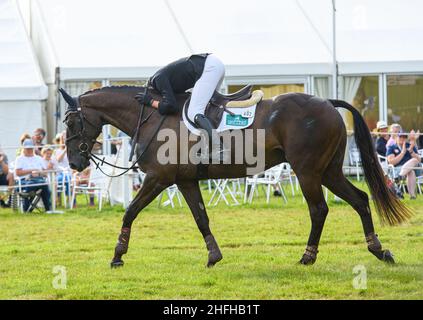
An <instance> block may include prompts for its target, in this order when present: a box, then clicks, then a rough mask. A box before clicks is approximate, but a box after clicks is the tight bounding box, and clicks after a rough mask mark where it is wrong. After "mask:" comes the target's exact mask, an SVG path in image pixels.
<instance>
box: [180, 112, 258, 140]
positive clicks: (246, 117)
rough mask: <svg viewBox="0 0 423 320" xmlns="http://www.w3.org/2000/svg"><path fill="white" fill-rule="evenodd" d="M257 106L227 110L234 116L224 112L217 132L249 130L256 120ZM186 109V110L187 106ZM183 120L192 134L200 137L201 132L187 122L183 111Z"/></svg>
mask: <svg viewBox="0 0 423 320" xmlns="http://www.w3.org/2000/svg"><path fill="white" fill-rule="evenodd" d="M256 106H257V104H255V105H252V106H251V107H246V108H227V109H228V110H229V111H230V112H232V113H233V115H231V114H230V113H228V112H224V113H223V116H222V120H221V121H220V124H219V126H218V127H217V129H216V131H217V132H218V133H219V132H223V131H227V130H235V129H245V128H248V127H249V126H251V125H252V124H253V122H254V118H255V116H256ZM184 108H186V105H185V106H184ZM216 108H217V107H216ZM182 119H183V120H184V123H185V126H186V127H187V128H188V130H189V131H190V132H191V133H193V134H195V135H197V136H198V135H200V130H199V129H197V128H195V127H194V126H193V125H191V123H190V122H189V121H188V120H187V118H186V115H185V110H183V111H182Z"/></svg>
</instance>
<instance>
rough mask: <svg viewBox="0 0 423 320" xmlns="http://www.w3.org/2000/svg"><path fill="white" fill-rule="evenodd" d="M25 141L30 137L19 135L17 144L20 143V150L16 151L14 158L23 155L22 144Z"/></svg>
mask: <svg viewBox="0 0 423 320" xmlns="http://www.w3.org/2000/svg"><path fill="white" fill-rule="evenodd" d="M26 139H31V136H30V135H29V134H28V133H24V134H22V135H21V137H20V138H19V142H20V143H21V148H19V149H17V150H16V156H17V157H19V156H20V155H22V153H23V148H22V144H23V142H24V141H25V140H26Z"/></svg>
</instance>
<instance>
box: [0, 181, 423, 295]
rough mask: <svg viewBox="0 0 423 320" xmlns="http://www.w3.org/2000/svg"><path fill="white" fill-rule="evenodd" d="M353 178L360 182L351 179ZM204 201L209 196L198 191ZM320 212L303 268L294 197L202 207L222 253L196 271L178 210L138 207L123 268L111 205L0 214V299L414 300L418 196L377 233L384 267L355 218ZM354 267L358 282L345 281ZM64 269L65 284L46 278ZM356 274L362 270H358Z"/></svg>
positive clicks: (419, 262)
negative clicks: (397, 220) (316, 239)
mask: <svg viewBox="0 0 423 320" xmlns="http://www.w3.org/2000/svg"><path fill="white" fill-rule="evenodd" d="M358 186H359V187H360V188H362V189H365V186H364V185H363V184H362V183H358ZM204 196H205V198H206V199H207V198H208V197H209V196H208V193H207V191H204ZM329 199H330V200H329V208H330V211H329V216H328V219H327V222H326V225H325V229H324V231H323V235H322V241H321V244H320V247H319V250H320V253H319V255H318V260H317V262H316V264H315V265H313V266H302V265H299V264H297V262H298V260H299V259H300V257H301V255H302V253H303V251H304V248H305V244H306V241H307V237H308V233H309V228H310V220H309V216H308V210H307V207H306V204H304V203H303V202H302V197H301V196H300V195H297V196H296V197H295V198H293V197H289V198H288V200H289V203H288V205H282V204H281V200H280V198H272V200H271V204H270V205H266V204H265V202H264V197H263V196H262V197H261V199H259V200H258V201H255V202H254V203H253V205H240V206H234V207H227V206H225V205H223V204H222V205H219V206H217V207H214V208H209V209H208V213H209V217H210V221H211V228H212V231H213V232H214V235H215V237H216V239H217V241H218V243H219V244H220V247H221V250H222V253H223V256H224V259H223V260H222V261H221V262H220V263H218V264H217V265H216V266H215V267H214V268H212V269H207V268H205V263H206V260H207V251H206V249H205V245H204V242H203V240H202V237H201V235H200V233H199V231H198V230H197V227H196V225H195V222H194V220H193V218H192V217H191V214H190V212H189V210H188V208H187V206H186V204H184V207H183V208H176V209H172V208H168V207H166V208H160V209H159V208H158V207H157V202H154V203H152V204H151V205H150V206H149V207H148V208H147V209H145V210H144V211H143V212H142V213H141V214H140V216H139V217H138V219H137V220H136V222H135V223H134V227H133V231H132V238H131V244H130V249H129V252H128V254H127V255H126V256H124V260H125V266H124V267H123V268H120V269H110V267H109V262H110V259H111V258H112V255H113V250H114V245H115V243H116V239H117V235H118V232H119V229H120V225H121V219H122V209H121V208H120V207H118V206H116V207H113V208H111V207H106V208H105V209H104V210H103V211H102V212H97V211H96V209H86V208H85V207H84V206H83V205H82V202H83V201H80V204H81V205H80V209H78V210H74V211H67V212H66V213H65V214H63V215H45V214H37V213H33V214H25V215H24V214H20V213H15V212H12V211H11V210H8V209H1V210H0V233H1V246H0V260H1V264H0V298H1V299H423V197H422V196H420V197H419V198H418V200H415V201H410V200H406V203H407V204H408V205H409V206H410V207H411V208H413V209H414V211H415V212H416V215H415V216H414V217H413V219H412V220H411V221H410V223H409V224H408V225H405V226H400V227H380V225H379V221H378V218H377V217H376V214H375V212H374V213H373V216H374V220H375V222H376V231H377V233H378V234H379V238H380V239H381V241H382V244H383V245H384V247H385V248H389V249H390V250H391V251H392V252H393V253H394V254H395V258H396V261H397V264H396V265H386V264H384V263H382V262H380V261H378V260H377V259H376V258H375V257H374V256H373V255H371V254H370V253H369V252H368V251H367V247H366V244H365V242H364V237H363V234H362V227H361V223H360V219H359V217H358V215H357V214H356V213H355V212H354V211H353V210H352V208H351V207H350V206H348V205H347V204H345V203H337V202H335V201H333V200H331V199H333V197H332V196H330V197H329ZM357 265H362V266H364V268H365V270H366V275H367V288H366V289H364V288H362V289H355V288H354V286H353V279H354V277H356V276H357V275H356V274H354V273H353V269H354V267H356V266H357ZM55 266H63V267H64V268H65V269H66V276H67V283H66V289H55V288H54V287H53V285H52V283H53V281H54V279H55V277H56V275H57V274H56V273H54V272H53V271H54V269H53V268H54V267H55ZM361 275H362V276H363V273H361Z"/></svg>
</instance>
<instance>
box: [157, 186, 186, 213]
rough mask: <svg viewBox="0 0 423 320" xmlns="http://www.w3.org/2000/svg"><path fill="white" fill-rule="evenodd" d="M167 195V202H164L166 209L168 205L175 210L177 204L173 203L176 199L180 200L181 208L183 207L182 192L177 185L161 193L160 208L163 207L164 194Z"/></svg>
mask: <svg viewBox="0 0 423 320" xmlns="http://www.w3.org/2000/svg"><path fill="white" fill-rule="evenodd" d="M164 193H166V194H167V198H168V199H167V200H166V201H164V202H163V206H164V207H166V206H168V205H170V206H171V207H172V208H175V204H174V203H173V199H174V198H175V197H176V199H177V200H178V203H179V206H180V207H182V201H181V195H180V191H179V189H178V186H177V185H176V184H174V185H172V186H170V187H168V188H166V190H164V191H163V192H162V193H160V196H159V208H160V207H161V205H162V200H163V194H164Z"/></svg>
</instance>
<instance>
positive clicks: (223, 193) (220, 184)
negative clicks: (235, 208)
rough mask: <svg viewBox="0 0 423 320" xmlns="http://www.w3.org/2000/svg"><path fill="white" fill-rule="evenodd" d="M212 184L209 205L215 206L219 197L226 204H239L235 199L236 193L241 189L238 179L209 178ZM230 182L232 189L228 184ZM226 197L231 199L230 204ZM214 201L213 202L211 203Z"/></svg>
mask: <svg viewBox="0 0 423 320" xmlns="http://www.w3.org/2000/svg"><path fill="white" fill-rule="evenodd" d="M211 180H212V183H213V184H214V187H215V189H214V191H213V194H212V196H211V198H210V200H209V205H213V206H216V205H217V204H218V203H219V201H220V200H221V199H223V201H225V203H226V205H228V206H230V205H239V202H238V200H237V199H236V194H238V191H240V190H241V185H240V183H239V179H211ZM229 183H230V184H232V189H231V188H230V187H229V185H228V184H229ZM228 197H230V198H231V199H232V202H233V203H232V204H231V203H230V202H229V200H228ZM213 201H214V203H213Z"/></svg>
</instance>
